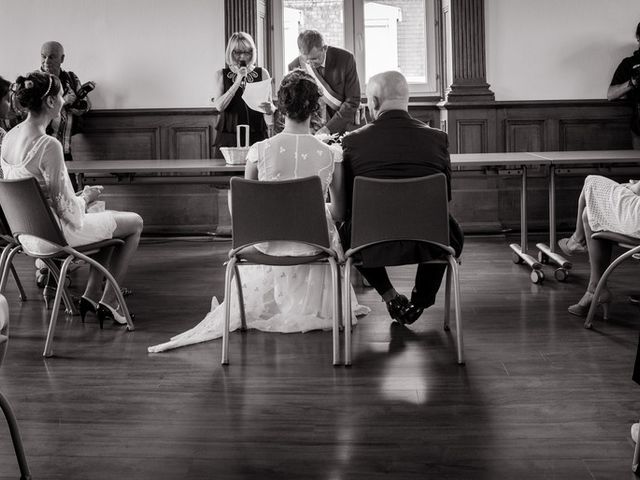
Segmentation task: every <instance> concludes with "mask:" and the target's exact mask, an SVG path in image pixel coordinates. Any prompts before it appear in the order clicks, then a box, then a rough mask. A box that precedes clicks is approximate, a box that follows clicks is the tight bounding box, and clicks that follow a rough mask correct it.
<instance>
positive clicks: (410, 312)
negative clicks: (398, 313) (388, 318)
mask: <svg viewBox="0 0 640 480" xmlns="http://www.w3.org/2000/svg"><path fill="white" fill-rule="evenodd" d="M422 312H424V308H422V307H418V306H416V305H414V304H413V303H409V305H408V306H407V308H405V311H404V316H403V320H402V321H401V323H402V324H403V325H411V324H412V323H413V322H415V321H416V320H417V319H419V318H420V315H422Z"/></svg>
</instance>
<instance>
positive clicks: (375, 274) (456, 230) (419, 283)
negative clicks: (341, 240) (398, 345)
mask: <svg viewBox="0 0 640 480" xmlns="http://www.w3.org/2000/svg"><path fill="white" fill-rule="evenodd" d="M449 239H450V244H451V246H452V247H453V249H454V250H455V252H456V257H458V256H460V254H461V253H462V246H463V244H464V234H463V233H462V229H461V228H460V226H459V225H458V223H457V222H456V221H455V220H454V219H453V218H451V219H450V222H449ZM357 268H358V271H359V272H360V273H361V274H362V276H363V277H364V278H365V279H366V280H367V281H368V282H369V283H370V284H371V286H372V287H373V288H375V289H376V291H377V292H378V294H380V296H382V295H383V294H384V293H385V292H387V291H389V290H390V289H392V288H393V285H392V284H391V280H390V279H389V275H388V274H387V270H386V268H385V267H357ZM446 268H447V267H446V265H443V264H428V263H421V264H419V265H418V269H417V271H416V277H415V286H414V288H413V292H412V294H411V302H412V303H413V304H414V305H415V306H417V307H421V308H428V307H430V306H431V305H433V304H434V303H435V300H436V295H437V293H438V290H439V289H440V285H441V284H442V277H443V276H444V273H445V271H446Z"/></svg>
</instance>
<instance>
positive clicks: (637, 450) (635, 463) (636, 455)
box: [631, 441, 640, 473]
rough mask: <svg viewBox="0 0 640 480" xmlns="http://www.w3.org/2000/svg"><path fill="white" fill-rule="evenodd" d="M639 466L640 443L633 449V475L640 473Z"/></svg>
mask: <svg viewBox="0 0 640 480" xmlns="http://www.w3.org/2000/svg"><path fill="white" fill-rule="evenodd" d="M638 464H640V441H639V442H636V446H635V448H634V449H633V461H632V463H631V470H632V471H633V473H640V472H639V469H638Z"/></svg>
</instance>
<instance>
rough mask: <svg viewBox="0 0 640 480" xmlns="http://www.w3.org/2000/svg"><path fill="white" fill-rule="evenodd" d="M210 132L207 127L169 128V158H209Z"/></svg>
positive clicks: (209, 128)
mask: <svg viewBox="0 0 640 480" xmlns="http://www.w3.org/2000/svg"><path fill="white" fill-rule="evenodd" d="M211 130H212V128H211V127H209V126H207V125H204V126H194V127H174V128H171V129H170V130H169V132H170V135H169V137H170V139H171V140H170V142H169V145H170V149H171V158H210V157H211V145H212V142H211Z"/></svg>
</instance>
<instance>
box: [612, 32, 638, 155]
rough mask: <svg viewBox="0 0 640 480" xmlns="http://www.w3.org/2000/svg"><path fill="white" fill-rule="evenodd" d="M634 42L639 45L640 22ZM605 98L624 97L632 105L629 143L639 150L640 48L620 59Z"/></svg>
mask: <svg viewBox="0 0 640 480" xmlns="http://www.w3.org/2000/svg"><path fill="white" fill-rule="evenodd" d="M636 42H638V45H639V46H640V23H638V25H637V27H636ZM607 99H608V100H616V99H626V100H627V101H628V102H629V104H630V105H631V106H632V108H633V112H632V115H631V144H632V145H633V148H634V149H635V150H640V48H639V49H638V50H636V51H634V52H633V55H631V56H630V57H626V58H624V59H622V61H621V62H620V65H618V68H616V71H615V72H614V74H613V78H612V79H611V85H609V89H608V90H607Z"/></svg>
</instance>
